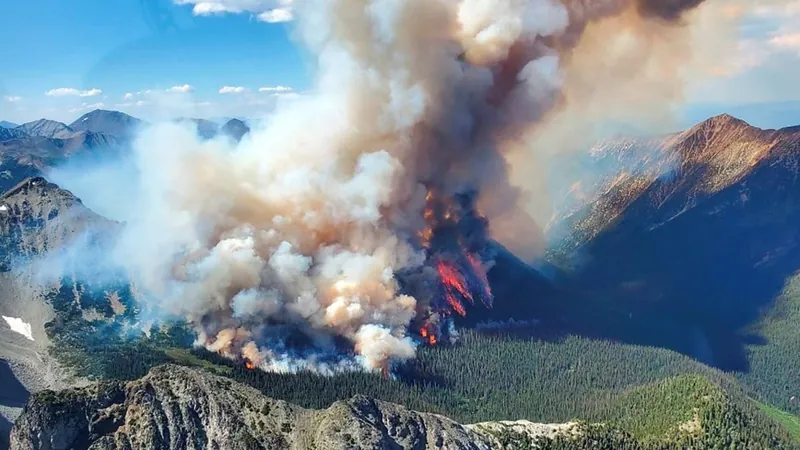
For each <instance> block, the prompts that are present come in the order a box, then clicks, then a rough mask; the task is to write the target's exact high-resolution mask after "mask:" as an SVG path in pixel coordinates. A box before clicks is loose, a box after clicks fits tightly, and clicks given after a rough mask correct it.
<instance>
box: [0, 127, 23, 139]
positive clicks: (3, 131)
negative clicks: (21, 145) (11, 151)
mask: <svg viewBox="0 0 800 450" xmlns="http://www.w3.org/2000/svg"><path fill="white" fill-rule="evenodd" d="M26 137H28V134H27V133H25V132H24V131H22V130H19V129H17V128H2V127H0V142H2V141H10V140H12V139H24V138H26Z"/></svg>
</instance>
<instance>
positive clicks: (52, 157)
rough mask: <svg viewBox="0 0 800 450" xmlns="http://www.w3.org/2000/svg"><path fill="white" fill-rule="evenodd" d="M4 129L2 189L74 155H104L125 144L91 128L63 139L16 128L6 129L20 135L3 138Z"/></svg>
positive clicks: (0, 155) (0, 171) (0, 170)
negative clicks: (24, 132) (94, 131)
mask: <svg viewBox="0 0 800 450" xmlns="http://www.w3.org/2000/svg"><path fill="white" fill-rule="evenodd" d="M3 130H4V129H0V192H2V191H3V190H5V189H7V188H8V187H10V186H13V185H14V184H16V183H18V182H20V181H22V180H23V179H25V178H26V177H30V176H38V175H39V174H41V173H42V172H45V171H46V170H47V169H50V168H52V167H54V166H56V165H58V164H61V163H64V162H66V161H67V160H68V159H69V158H71V157H73V156H77V155H82V156H87V157H103V156H107V155H109V154H110V153H114V152H119V151H122V150H123V149H124V146H125V144H126V142H125V141H124V140H120V139H118V138H116V137H114V136H110V135H106V134H101V133H93V132H91V131H80V132H75V133H73V134H72V135H71V136H70V137H68V138H63V139H61V138H46V137H42V136H28V135H21V133H22V132H21V131H19V130H16V129H15V130H6V131H11V132H14V133H18V134H20V136H19V137H17V138H13V139H6V140H3V139H2V135H3Z"/></svg>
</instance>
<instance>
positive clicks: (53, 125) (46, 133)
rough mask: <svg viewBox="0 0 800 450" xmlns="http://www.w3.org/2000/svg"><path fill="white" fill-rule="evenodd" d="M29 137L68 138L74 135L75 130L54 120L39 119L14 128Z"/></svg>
mask: <svg viewBox="0 0 800 450" xmlns="http://www.w3.org/2000/svg"><path fill="white" fill-rule="evenodd" d="M16 129H17V130H20V131H22V132H24V133H25V134H27V135H30V136H41V137H46V138H61V139H64V138H69V137H71V136H73V135H74V134H75V130H73V129H72V128H70V127H68V126H66V125H64V124H63V123H61V122H56V121H55V120H47V119H39V120H35V121H33V122H28V123H25V124H22V125H20V126H18V127H17V128H16Z"/></svg>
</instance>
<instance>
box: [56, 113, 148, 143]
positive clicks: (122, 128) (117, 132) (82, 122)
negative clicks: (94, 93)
mask: <svg viewBox="0 0 800 450" xmlns="http://www.w3.org/2000/svg"><path fill="white" fill-rule="evenodd" d="M143 124H144V122H143V121H142V120H140V119H137V118H135V117H133V116H129V115H127V114H125V113H122V112H119V111H107V110H102V109H96V110H94V111H91V112H88V113H86V114H84V115H82V116H81V117H79V118H78V119H77V120H76V121H75V122H72V123H71V124H70V125H69V127H70V128H71V129H73V130H75V131H89V132H92V133H102V134H107V135H111V136H115V137H117V138H129V137H131V136H132V135H133V133H135V132H136V129H137V128H138V127H139V126H141V125H143Z"/></svg>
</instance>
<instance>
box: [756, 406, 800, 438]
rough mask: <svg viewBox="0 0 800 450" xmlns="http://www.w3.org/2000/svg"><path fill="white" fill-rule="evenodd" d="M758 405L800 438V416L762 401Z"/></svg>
mask: <svg viewBox="0 0 800 450" xmlns="http://www.w3.org/2000/svg"><path fill="white" fill-rule="evenodd" d="M758 407H759V408H760V409H761V410H762V411H763V412H764V413H765V414H767V415H768V416H769V417H771V418H772V419H774V420H776V421H777V422H779V423H780V424H782V425H783V426H784V427H785V428H786V429H787V430H788V431H789V432H790V433H792V436H794V437H795V438H796V439H798V440H800V417H797V416H796V415H794V414H790V413H787V412H786V411H781V410H780V409H778V408H775V407H774V406H770V405H766V404H764V403H761V402H758Z"/></svg>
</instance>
